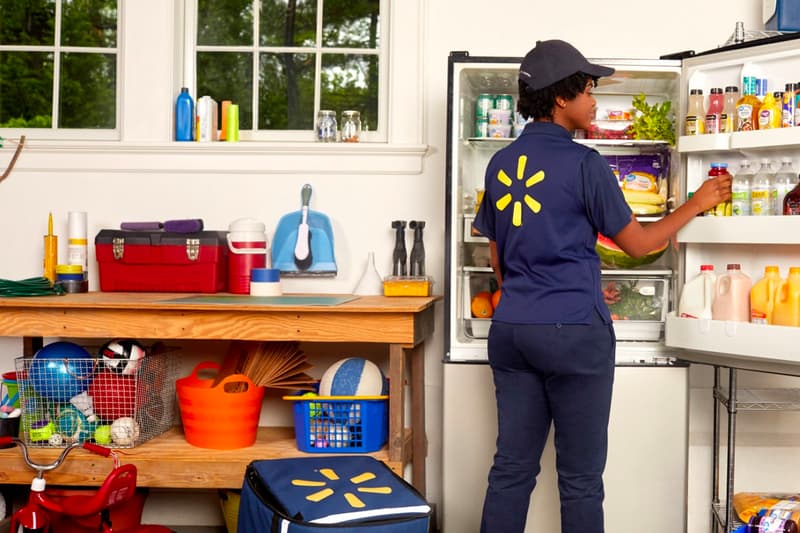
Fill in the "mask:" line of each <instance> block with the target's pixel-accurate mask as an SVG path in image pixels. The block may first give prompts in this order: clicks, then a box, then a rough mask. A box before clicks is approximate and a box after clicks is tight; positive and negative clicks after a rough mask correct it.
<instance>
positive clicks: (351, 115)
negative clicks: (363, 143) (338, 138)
mask: <svg viewBox="0 0 800 533" xmlns="http://www.w3.org/2000/svg"><path fill="white" fill-rule="evenodd" d="M359 137H361V113H359V112H358V111H342V142H348V143H357V142H358V139H359Z"/></svg>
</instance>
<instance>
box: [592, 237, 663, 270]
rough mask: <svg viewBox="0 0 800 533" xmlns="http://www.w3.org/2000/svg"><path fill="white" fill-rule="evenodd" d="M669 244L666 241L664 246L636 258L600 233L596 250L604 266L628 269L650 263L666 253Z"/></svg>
mask: <svg viewBox="0 0 800 533" xmlns="http://www.w3.org/2000/svg"><path fill="white" fill-rule="evenodd" d="M668 245H669V243H668V242H665V243H664V244H663V245H662V246H659V247H658V248H656V249H655V250H652V251H650V252H648V253H647V254H645V255H644V256H643V257H640V258H639V259H635V258H633V257H631V256H629V255H628V254H626V253H625V252H623V251H622V249H621V248H620V247H619V246H617V245H616V244H615V243H614V241H612V240H611V239H609V238H608V237H606V236H605V235H601V234H599V233H598V234H597V244H596V245H595V250H597V255H599V256H600V263H601V265H602V266H603V267H604V268H617V269H622V270H627V269H631V268H637V267H640V266H643V265H649V264H650V263H652V262H653V261H655V260H656V259H658V258H659V257H661V256H662V255H664V252H666V251H667V246H668Z"/></svg>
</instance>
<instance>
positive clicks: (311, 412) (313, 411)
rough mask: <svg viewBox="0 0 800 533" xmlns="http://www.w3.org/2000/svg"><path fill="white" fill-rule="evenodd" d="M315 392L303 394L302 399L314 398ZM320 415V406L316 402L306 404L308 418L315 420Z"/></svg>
mask: <svg viewBox="0 0 800 533" xmlns="http://www.w3.org/2000/svg"><path fill="white" fill-rule="evenodd" d="M316 397H317V393H316V392H306V393H305V394H303V398H316ZM321 414H322V406H321V405H320V404H318V403H317V402H308V416H309V417H310V418H316V417H318V416H319V415H321Z"/></svg>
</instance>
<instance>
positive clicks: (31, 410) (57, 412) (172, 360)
mask: <svg viewBox="0 0 800 533" xmlns="http://www.w3.org/2000/svg"><path fill="white" fill-rule="evenodd" d="M15 364H16V370H17V381H18V384H19V394H20V402H21V406H22V421H21V427H20V438H22V439H23V440H24V441H25V443H26V444H27V445H28V446H33V447H41V448H59V447H63V446H66V445H67V444H69V443H71V442H76V441H79V442H84V441H92V442H95V443H97V444H101V445H103V446H109V447H113V448H133V447H135V446H137V445H139V444H142V443H144V442H146V441H148V440H150V439H152V438H153V437H156V436H158V435H160V434H161V433H164V432H165V431H167V430H168V429H170V428H171V427H172V425H173V423H174V420H175V414H176V406H175V380H176V378H177V374H178V364H179V358H178V355H177V353H175V352H173V351H162V352H159V353H152V354H150V355H147V356H146V357H143V358H142V359H140V360H139V361H138V362H137V364H136V367H135V368H133V369H132V368H131V367H128V370H127V371H126V372H125V373H123V372H121V371H120V369H119V367H112V366H107V365H106V363H105V361H104V360H103V359H101V358H66V357H65V358H63V359H58V358H55V359H46V360H42V359H38V360H37V358H36V357H19V358H17V359H16V360H15Z"/></svg>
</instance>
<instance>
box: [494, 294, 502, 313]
mask: <svg viewBox="0 0 800 533" xmlns="http://www.w3.org/2000/svg"><path fill="white" fill-rule="evenodd" d="M501 294H502V291H501V290H500V289H497V290H496V291H494V292H493V293H492V309H497V304H499V303H500V295H501Z"/></svg>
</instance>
